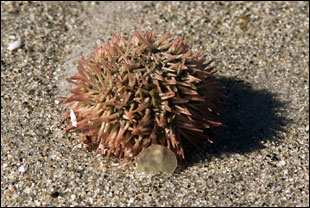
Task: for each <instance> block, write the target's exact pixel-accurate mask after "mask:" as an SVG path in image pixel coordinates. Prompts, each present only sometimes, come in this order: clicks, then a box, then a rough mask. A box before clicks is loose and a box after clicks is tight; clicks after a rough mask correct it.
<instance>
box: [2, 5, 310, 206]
mask: <svg viewBox="0 0 310 208" xmlns="http://www.w3.org/2000/svg"><path fill="white" fill-rule="evenodd" d="M138 28H141V29H142V30H143V31H146V30H153V29H156V30H159V31H160V34H164V33H165V32H166V31H170V32H171V35H172V36H181V37H186V38H187V39H188V41H189V42H190V43H191V44H192V45H193V49H195V50H196V49H199V50H202V51H203V52H204V54H205V55H207V56H208V58H213V59H214V60H215V63H216V65H217V68H216V69H217V73H216V78H217V80H218V81H219V82H220V83H221V85H223V86H225V87H226V89H225V90H224V93H225V94H226V95H227V96H229V98H228V99H227V100H226V101H225V103H226V106H227V112H226V114H225V115H224V116H223V117H222V119H223V122H224V124H225V126H226V127H225V128H223V129H222V132H221V134H220V135H218V136H217V137H216V138H214V139H215V145H214V147H213V148H212V149H206V150H205V151H197V150H196V149H191V148H188V149H187V151H186V156H187V161H186V163H185V164H184V165H183V166H181V167H179V168H178V169H177V170H176V172H175V173H174V174H173V175H172V176H169V177H167V176H164V175H156V176H153V177H145V176H143V175H140V174H137V173H136V170H135V167H134V166H132V165H125V166H123V165H121V163H120V161H118V160H117V159H112V160H108V161H107V160H105V159H104V158H102V157H100V156H99V155H98V156H93V153H92V152H88V151H86V150H85V149H84V148H82V145H81V142H80V140H78V139H77V138H78V137H77V135H76V134H75V133H65V131H64V128H65V122H63V121H62V105H61V104H60V103H59V102H58V100H57V97H58V96H60V95H63V94H65V93H66V90H67V88H68V86H67V85H65V84H64V82H63V80H64V78H65V77H67V76H68V75H70V73H72V71H73V70H75V67H76V61H77V60H78V59H79V53H80V52H83V53H84V55H86V56H87V54H88V53H89V52H90V51H91V50H93V47H94V44H95V43H96V42H98V41H103V42H104V41H107V40H109V38H111V35H112V34H124V35H127V36H128V35H129V34H132V32H133V31H134V30H136V29H138ZM16 40H20V41H21V45H20V47H18V48H17V49H15V50H12V51H10V50H8V46H9V44H10V43H12V42H14V41H16ZM308 60H309V3H307V2H142V3H136V2H99V3H94V2H69V3H67V2H65V3H64V2H33V3H27V2H1V206H309V95H308V93H309V62H308Z"/></svg>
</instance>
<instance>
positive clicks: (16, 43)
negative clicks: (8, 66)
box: [8, 40, 21, 51]
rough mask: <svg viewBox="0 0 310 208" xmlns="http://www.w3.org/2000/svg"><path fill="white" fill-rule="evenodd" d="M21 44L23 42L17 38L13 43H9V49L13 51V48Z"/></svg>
mask: <svg viewBox="0 0 310 208" xmlns="http://www.w3.org/2000/svg"><path fill="white" fill-rule="evenodd" d="M20 46H21V42H20V40H17V41H15V42H13V43H9V47H8V50H10V51H13V50H15V49H17V48H19V47H20Z"/></svg>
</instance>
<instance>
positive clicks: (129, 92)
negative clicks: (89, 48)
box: [63, 31, 224, 160]
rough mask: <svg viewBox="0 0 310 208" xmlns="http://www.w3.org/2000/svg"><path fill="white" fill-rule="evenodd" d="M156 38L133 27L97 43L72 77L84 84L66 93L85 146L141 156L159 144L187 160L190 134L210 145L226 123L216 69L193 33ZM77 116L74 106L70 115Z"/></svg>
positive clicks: (126, 156)
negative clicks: (197, 48)
mask: <svg viewBox="0 0 310 208" xmlns="http://www.w3.org/2000/svg"><path fill="white" fill-rule="evenodd" d="M168 37H169V33H166V34H165V35H164V36H163V37H161V38H159V39H156V31H154V32H148V33H145V34H142V33H141V32H140V31H136V32H134V34H133V36H132V38H131V39H130V40H128V41H126V40H125V38H124V37H123V36H118V37H117V38H112V41H111V43H109V42H108V43H106V44H102V45H101V46H97V45H96V47H95V51H94V53H92V54H91V55H90V59H89V60H88V61H87V60H86V59H85V58H84V56H83V55H81V61H80V62H79V66H78V73H77V74H76V75H74V76H72V77H71V78H69V79H68V81H69V82H70V83H73V84H74V85H76V86H77V87H76V88H74V89H72V90H71V93H72V95H71V96H70V97H68V98H64V99H63V102H64V103H66V104H67V106H66V107H65V108H66V109H68V108H69V109H72V110H73V112H74V114H75V115H76V120H77V125H74V126H73V125H72V123H71V122H70V123H69V126H68V127H67V129H66V130H71V129H76V130H79V131H80V133H81V135H82V137H83V140H84V143H85V144H86V147H93V146H95V147H96V148H97V152H100V153H101V154H105V155H107V157H109V156H110V155H115V156H118V157H124V158H125V159H126V160H128V159H131V158H134V157H135V156H136V155H137V154H138V153H139V152H141V150H143V149H144V148H146V147H148V146H150V145H152V144H160V145H163V146H167V147H168V148H170V149H171V150H172V151H173V152H174V153H175V154H176V155H177V156H178V158H179V159H184V150H183V146H182V141H183V140H189V141H190V142H192V143H193V144H195V145H198V146H201V145H204V144H206V143H211V142H212V141H211V140H210V138H209V136H208V132H210V131H213V130H214V128H215V127H218V126H220V125H221V122H219V118H218V117H219V115H220V113H221V112H222V110H223V107H222V104H221V102H220V100H219V99H220V98H222V97H224V96H223V95H222V94H220V92H219V88H220V87H219V86H218V84H217V83H216V82H215V81H214V78H213V76H212V74H213V72H212V69H213V67H208V66H209V64H210V62H209V63H207V64H205V63H204V62H205V59H206V58H205V57H204V56H203V55H200V52H197V53H193V52H192V50H191V49H190V48H189V46H188V45H187V41H186V39H184V40H183V39H176V40H172V41H168ZM69 116H70V112H69V111H68V112H67V113H66V114H65V118H68V117H69Z"/></svg>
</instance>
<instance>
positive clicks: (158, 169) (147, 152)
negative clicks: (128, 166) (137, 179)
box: [136, 144, 178, 175]
mask: <svg viewBox="0 0 310 208" xmlns="http://www.w3.org/2000/svg"><path fill="white" fill-rule="evenodd" d="M177 164H178V162H177V159H176V156H175V154H174V153H173V152H172V151H171V150H170V149H169V148H168V147H165V146H162V145H158V144H153V145H151V146H150V147H148V148H146V149H144V150H143V151H142V152H141V153H140V154H139V155H138V156H137V158H136V165H137V171H138V172H140V173H142V172H143V173H145V174H147V175H156V174H158V173H165V174H169V175H170V174H172V173H173V172H174V171H175V169H176V167H177Z"/></svg>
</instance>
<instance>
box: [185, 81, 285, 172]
mask: <svg viewBox="0 0 310 208" xmlns="http://www.w3.org/2000/svg"><path fill="white" fill-rule="evenodd" d="M217 81H218V82H219V83H220V85H221V86H224V87H225V89H224V90H223V91H222V93H223V94H225V95H226V96H228V98H227V99H225V100H223V102H224V103H225V107H226V112H225V113H224V114H223V115H222V116H221V120H222V123H223V127H221V128H220V129H219V133H218V134H217V135H211V136H212V140H213V141H214V144H213V145H212V146H211V147H206V148H203V149H202V151H197V148H195V147H193V146H192V145H190V144H184V145H186V148H184V149H185V157H186V161H185V162H184V164H183V165H184V166H183V165H182V166H183V168H186V167H188V166H192V165H193V164H195V163H197V162H199V161H202V160H206V159H207V160H209V161H210V160H211V159H212V157H214V156H221V155H222V154H226V155H227V154H234V153H239V154H245V153H249V152H252V151H256V150H259V149H262V148H264V145H263V143H264V142H265V141H268V140H269V141H273V142H279V141H280V139H281V138H279V137H277V135H276V132H277V131H281V130H282V129H283V126H285V125H286V123H287V119H286V118H284V117H283V116H281V113H280V109H281V108H283V107H284V106H285V104H284V103H282V102H280V101H278V100H276V99H275V94H273V93H270V92H268V90H254V89H253V88H252V87H251V85H250V84H248V83H246V82H244V81H242V80H233V79H228V78H223V77H222V78H217ZM183 168H181V169H183Z"/></svg>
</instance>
